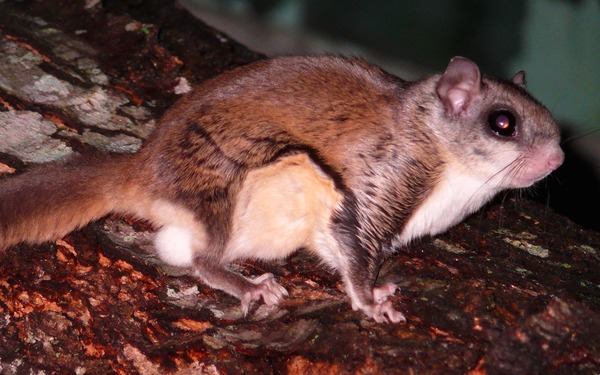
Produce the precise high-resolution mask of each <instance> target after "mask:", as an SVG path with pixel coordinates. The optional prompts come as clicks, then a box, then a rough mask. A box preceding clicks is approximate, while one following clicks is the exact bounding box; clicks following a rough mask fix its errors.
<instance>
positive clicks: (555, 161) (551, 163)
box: [547, 149, 565, 171]
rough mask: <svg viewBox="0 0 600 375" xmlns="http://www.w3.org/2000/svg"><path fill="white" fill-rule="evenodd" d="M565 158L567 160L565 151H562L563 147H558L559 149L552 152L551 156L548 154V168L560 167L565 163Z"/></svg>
mask: <svg viewBox="0 0 600 375" xmlns="http://www.w3.org/2000/svg"><path fill="white" fill-rule="evenodd" d="M564 160H565V154H564V152H562V150H561V149H558V150H557V151H555V152H553V153H552V154H550V156H548V159H547V164H548V169H549V170H552V171H553V170H555V169H556V168H558V167H560V165H561V164H562V163H563V161H564Z"/></svg>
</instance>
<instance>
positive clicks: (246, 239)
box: [0, 56, 562, 322]
mask: <svg viewBox="0 0 600 375" xmlns="http://www.w3.org/2000/svg"><path fill="white" fill-rule="evenodd" d="M521 78H523V79H517V80H515V82H514V83H501V82H498V81H495V80H491V79H487V78H483V79H482V78H481V77H480V74H479V70H478V69H477V67H476V66H474V64H473V63H471V62H470V61H468V60H466V59H461V58H459V59H455V60H453V62H451V63H450V65H449V67H448V70H447V72H446V73H445V74H444V75H441V76H440V75H437V76H433V77H429V78H427V79H424V80H422V81H418V82H413V83H407V82H404V81H402V80H400V79H399V78H397V77H394V76H392V75H389V74H387V73H385V72H384V71H382V70H380V69H379V68H377V67H374V66H372V65H369V64H367V63H365V62H364V61H361V60H358V59H347V58H338V57H331V56H318V57H282V58H277V59H272V60H266V61H261V62H257V63H254V64H251V65H248V66H246V67H242V68H238V69H236V70H234V71H231V72H228V73H226V74H223V75H221V76H218V77H216V78H214V79H212V80H209V81H207V82H205V83H204V84H203V85H201V86H200V87H198V88H197V89H196V90H195V91H194V92H193V93H191V94H189V95H187V96H186V97H184V98H182V99H181V100H180V101H179V102H178V103H176V104H175V105H174V106H173V107H172V108H171V109H170V110H169V111H167V113H166V114H165V116H164V117H163V118H162V120H161V121H160V122H159V124H158V126H157V130H156V131H155V133H154V134H153V136H152V137H151V139H150V140H149V141H148V142H147V143H146V144H145V145H144V147H143V148H142V150H141V151H140V152H139V153H137V154H135V155H131V156H111V157H107V158H106V159H95V158H89V159H85V160H83V161H82V160H79V161H77V162H74V163H71V164H67V165H65V166H60V165H59V166H53V167H49V168H47V169H41V170H39V171H35V172H30V173H26V174H24V175H22V176H19V177H16V178H14V179H9V180H7V181H4V182H2V183H1V184H0V248H5V247H7V246H10V245H11V244H15V243H17V242H28V243H34V242H40V241H46V240H50V239H53V238H55V237H59V236H62V235H64V234H66V233H67V232H69V231H70V230H72V229H75V228H78V227H80V226H82V225H84V224H85V223H87V222H89V221H91V220H95V219H97V218H99V217H101V216H103V215H105V214H107V213H108V212H120V213H130V214H134V215H137V216H139V217H142V218H145V219H148V220H150V221H152V222H153V223H154V224H155V225H156V226H157V227H160V228H161V229H160V230H159V233H158V234H157V240H156V245H157V249H158V252H159V254H160V255H161V257H162V258H163V259H164V260H165V261H168V262H171V263H173V264H176V265H183V266H190V267H193V268H194V274H195V275H196V276H197V277H198V278H199V279H201V280H202V281H204V282H205V283H207V284H208V285H210V286H212V287H215V288H218V289H221V290H224V291H225V292H227V293H229V294H231V295H234V296H236V297H238V298H240V300H241V301H242V307H243V309H244V311H247V310H248V306H249V304H250V302H252V301H253V300H257V299H260V298H262V299H263V300H264V301H265V302H266V303H268V304H276V303H277V302H278V301H279V299H280V298H281V297H282V296H284V295H286V294H287V292H286V291H285V289H283V288H282V287H281V286H279V285H278V284H277V283H276V282H275V281H274V280H273V278H272V275H270V274H266V275H262V276H260V277H258V278H256V279H248V278H245V277H242V276H241V275H239V274H237V273H233V272H231V271H230V270H229V269H228V268H227V263H228V262H230V261H232V260H235V259H239V258H246V257H256V258H263V259H272V258H279V257H284V256H287V255H288V254H290V253H291V252H292V251H294V250H296V249H297V248H300V247H305V248H308V249H310V250H312V251H315V252H316V253H317V254H318V255H319V256H320V257H321V258H322V259H323V261H324V262H325V263H326V264H328V265H329V266H330V267H332V268H334V269H337V270H338V271H339V272H340V273H341V276H342V279H343V281H344V284H345V286H346V290H347V292H348V294H349V296H350V299H351V302H352V306H353V307H354V308H355V309H360V310H362V311H363V312H365V313H366V314H367V315H368V316H370V317H373V318H374V319H375V320H377V321H383V320H386V319H389V320H391V321H394V322H397V321H400V320H402V319H403V316H402V314H400V313H399V312H397V311H396V310H395V309H394V308H393V307H392V305H391V303H390V301H387V297H388V296H389V295H390V294H392V293H394V291H395V290H396V287H395V285H393V284H386V285H384V286H382V287H375V280H376V277H377V274H378V271H379V267H380V265H381V262H382V260H383V258H384V257H385V256H387V255H388V254H390V252H391V251H392V250H393V246H394V245H395V244H406V243H408V242H409V241H410V240H412V239H413V238H415V237H419V236H422V235H426V234H435V233H438V232H440V231H442V230H445V229H446V228H447V227H448V226H450V225H452V224H454V223H456V222H457V221H458V220H460V219H462V218H463V217H464V216H465V215H467V214H468V213H470V212H472V211H474V210H475V209H477V208H478V207H480V206H481V205H482V204H483V203H485V201H487V200H488V199H489V198H490V197H491V196H493V194H495V193H496V192H498V191H499V190H501V189H504V188H507V187H521V186H525V185H527V184H531V183H532V182H533V181H535V180H536V179H539V178H541V177H543V176H544V175H545V174H547V173H549V171H551V170H552V169H554V168H556V167H557V166H558V165H560V162H562V152H561V151H560V149H559V148H558V131H557V129H556V125H555V124H554V122H553V120H552V119H551V117H550V115H549V114H548V113H547V111H546V110H545V109H544V108H543V107H542V106H541V105H540V104H539V103H537V102H536V101H535V100H533V99H532V98H531V97H530V96H529V95H528V94H527V93H526V92H525V91H524V89H523V87H522V85H523V84H524V77H521ZM497 108H503V109H507V108H508V109H513V108H519V109H522V110H521V112H516V113H517V116H518V118H519V133H518V137H513V138H509V137H504V138H502V137H497V136H495V135H493V134H492V132H490V130H489V127H488V125H487V116H488V114H489V113H490V112H491V111H492V112H493V111H494V110H495V109H497ZM499 150H501V152H499ZM538 175H539V176H538ZM529 181H531V182H529ZM20 201H25V202H26V203H25V204H23V205H21V204H18V203H16V202H20ZM31 228H35V229H34V230H31Z"/></svg>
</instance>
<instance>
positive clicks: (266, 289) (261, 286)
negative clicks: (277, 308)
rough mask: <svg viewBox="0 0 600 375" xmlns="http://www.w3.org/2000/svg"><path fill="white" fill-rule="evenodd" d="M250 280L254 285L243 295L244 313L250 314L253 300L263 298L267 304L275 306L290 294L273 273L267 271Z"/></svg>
mask: <svg viewBox="0 0 600 375" xmlns="http://www.w3.org/2000/svg"><path fill="white" fill-rule="evenodd" d="M249 281H250V282H251V283H252V284H254V286H253V287H252V288H251V289H250V290H248V291H246V292H245V293H244V295H243V296H242V311H243V312H244V315H248V310H249V308H250V303H252V302H253V301H258V300H260V299H261V298H262V299H263V301H264V302H265V304H266V305H267V306H274V305H277V304H278V303H279V301H280V300H281V298H282V297H283V296H288V295H289V294H288V291H287V290H286V289H285V288H284V287H282V286H281V285H279V284H278V283H277V282H276V281H275V279H274V278H273V274H272V273H265V274H264V275H260V276H258V277H257V278H255V279H252V280H249Z"/></svg>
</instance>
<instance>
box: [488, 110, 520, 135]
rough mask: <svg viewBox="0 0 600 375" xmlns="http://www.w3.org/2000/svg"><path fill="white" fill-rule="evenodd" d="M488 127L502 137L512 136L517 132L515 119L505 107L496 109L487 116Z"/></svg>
mask: <svg viewBox="0 0 600 375" xmlns="http://www.w3.org/2000/svg"><path fill="white" fill-rule="evenodd" d="M488 125H489V126H490V129H492V131H493V132H494V133H496V134H497V135H500V136H502V137H512V136H514V135H515V134H516V133H517V120H516V119H515V116H514V115H513V114H512V113H511V112H510V111H509V110H506V109H497V110H495V111H494V112H492V113H491V114H490V116H489V117H488Z"/></svg>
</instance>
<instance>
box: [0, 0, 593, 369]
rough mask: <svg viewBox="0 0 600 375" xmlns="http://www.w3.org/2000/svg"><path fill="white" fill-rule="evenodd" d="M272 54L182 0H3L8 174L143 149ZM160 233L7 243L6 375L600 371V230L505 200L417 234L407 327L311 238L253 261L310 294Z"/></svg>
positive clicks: (118, 232)
mask: <svg viewBox="0 0 600 375" xmlns="http://www.w3.org/2000/svg"><path fill="white" fill-rule="evenodd" d="M260 57H261V56H259V55H257V54H255V53H252V52H251V51H248V50H247V49H245V48H244V47H242V46H240V45H238V44H237V43H235V42H234V41H232V40H230V39H229V38H228V37H227V36H225V35H223V34H221V33H219V32H218V31H216V30H214V29H212V28H210V27H208V26H206V25H204V24H202V23H201V22H199V21H197V20H194V19H193V18H191V17H190V16H189V15H188V14H187V13H186V12H185V11H184V10H183V9H182V8H181V7H179V6H178V5H177V4H175V3H173V2H171V1H159V0H153V1H142V0H138V1H121V2H118V1H104V2H100V1H94V0H87V1H50V0H45V1H18V2H17V1H4V2H0V110H1V111H0V174H3V175H6V176H9V175H11V174H14V173H19V172H21V171H23V170H26V169H27V168H28V167H29V166H30V165H33V164H36V163H42V162H47V161H50V160H54V159H57V158H60V157H64V156H66V155H69V154H72V153H75V152H78V153H85V152H89V151H90V150H91V149H92V148H96V149H101V150H105V151H117V152H131V151H135V150H136V149H137V148H138V147H139V145H140V144H141V142H142V140H143V139H144V138H145V137H146V136H147V135H148V134H149V132H150V131H151V130H152V127H153V126H154V122H153V119H156V118H157V117H158V116H160V114H161V113H162V112H163V111H164V109H165V108H167V107H168V106H169V105H170V104H171V103H172V102H173V101H174V100H175V99H176V97H177V96H178V95H177V94H176V93H177V92H179V91H185V89H186V86H187V85H189V86H194V85H195V84H197V83H198V82H201V81H202V80H204V79H206V78H208V77H211V76H213V75H216V74H218V73H219V72H221V71H223V70H226V69H229V68H232V67H234V66H237V65H241V64H244V63H247V62H250V61H252V60H255V59H258V58H260ZM150 236H151V230H150V228H148V227H147V226H145V225H144V224H143V223H135V222H132V221H131V220H128V219H127V218H115V217H111V218H106V219H104V220H102V221H100V222H98V223H94V224H91V225H89V226H88V227H86V228H84V229H83V230H80V231H78V232H74V233H72V234H71V235H69V236H67V237H66V238H64V239H62V240H59V241H56V242H55V243H52V244H45V245H41V246H16V247H14V248H12V249H11V250H10V251H8V252H4V253H1V254H0V373H2V374H24V373H46V374H51V373H56V374H67V373H77V374H84V373H85V374H112V373H120V374H170V373H173V374H174V373H182V374H186V373H190V374H191V373H194V374H195V373H210V374H216V373H291V374H338V373H461V374H462V373H469V372H470V373H474V374H477V373H490V374H504V373H506V374H535V373H560V374H572V373H589V374H597V373H598V372H599V371H600V272H599V270H600V254H599V253H598V252H600V235H599V234H598V233H597V232H593V231H586V230H584V229H582V228H581V227H578V226H577V225H575V224H574V223H572V222H571V221H569V220H568V219H566V218H564V217H560V216H557V215H556V214H554V213H552V212H550V211H549V210H548V209H547V208H545V207H544V206H540V205H537V204H534V203H531V202H529V201H527V200H514V199H513V198H510V197H509V198H508V199H504V200H503V201H502V202H497V203H495V204H492V205H491V206H489V207H488V208H487V209H485V210H483V211H482V212H480V213H478V214H476V215H474V216H472V217H471V218H469V219H468V220H467V221H466V222H465V223H463V224H460V225H458V226H457V227H455V228H453V229H452V230H451V231H450V232H449V233H447V234H444V235H442V236H439V237H437V238H435V239H424V240H422V241H420V242H418V243H416V244H415V245H414V246H411V247H410V248H402V249H399V251H398V253H397V254H396V255H395V256H394V257H393V258H391V259H389V260H388V261H387V262H386V263H385V265H384V267H383V269H382V272H381V276H380V278H381V279H382V280H392V281H396V282H398V283H399V284H400V285H401V287H402V292H401V293H399V294H397V295H396V296H394V297H393V298H392V301H393V303H394V304H395V305H396V306H398V307H399V308H400V310H401V311H402V312H403V313H404V314H405V315H406V317H407V319H408V322H407V323H405V324H395V325H386V324H375V323H374V322H373V321H370V320H366V319H364V317H363V316H362V314H361V313H360V312H354V311H352V309H351V308H350V305H349V303H348V302H347V300H346V297H345V295H344V293H343V292H342V286H341V282H340V280H339V278H338V277H337V276H336V275H333V274H330V273H328V272H327V271H326V270H325V269H323V268H321V267H319V266H318V264H317V262H316V261H315V259H311V258H309V257H308V256H306V255H304V254H302V253H300V254H298V255H297V256H294V257H292V258H291V259H289V260H288V261H286V262H281V263H277V264H261V263H254V262H246V263H243V264H237V265H236V268H238V269H239V270H240V271H241V272H243V273H247V274H260V273H263V272H266V271H268V272H272V273H274V274H275V275H276V277H277V278H278V279H279V281H280V282H281V284H282V285H283V286H284V287H286V288H287V289H288V290H289V291H290V297H289V298H286V299H285V300H284V301H283V303H282V304H281V305H280V306H279V307H278V308H267V307H266V306H258V307H257V306H255V308H254V310H253V311H252V312H251V314H250V316H249V317H247V318H244V317H243V316H241V314H240V309H239V303H238V301H237V300H235V299H233V298H231V297H228V296H226V295H224V294H223V293H220V292H217V291H214V290H211V289H209V288H207V287H205V286H203V285H198V284H197V283H196V282H195V280H194V279H192V278H190V277H189V276H185V275H177V274H176V272H175V271H174V270H171V269H167V268H165V267H163V266H162V265H160V264H159V263H158V261H156V260H155V258H154V256H153V255H152V250H151V246H150Z"/></svg>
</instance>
